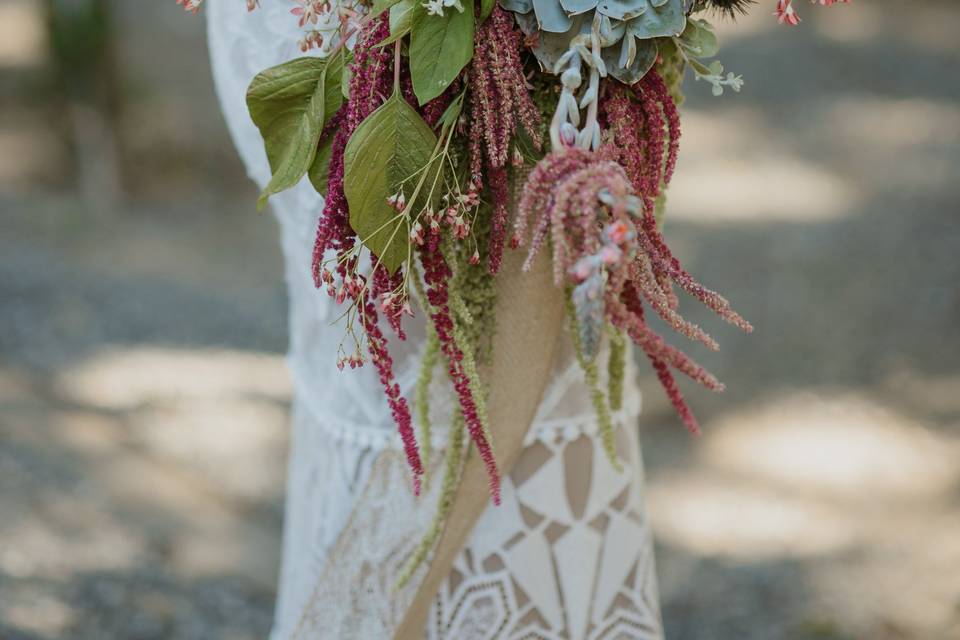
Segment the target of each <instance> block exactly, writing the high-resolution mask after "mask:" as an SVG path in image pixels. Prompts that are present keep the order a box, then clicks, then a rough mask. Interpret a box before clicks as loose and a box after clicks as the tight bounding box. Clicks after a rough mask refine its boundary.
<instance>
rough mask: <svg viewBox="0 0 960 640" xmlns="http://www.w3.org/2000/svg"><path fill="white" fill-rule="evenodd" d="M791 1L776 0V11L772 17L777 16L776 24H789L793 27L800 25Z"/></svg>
mask: <svg viewBox="0 0 960 640" xmlns="http://www.w3.org/2000/svg"><path fill="white" fill-rule="evenodd" d="M791 2H792V0H777V10H776V11H775V12H774V14H773V15H775V16H777V22H779V23H780V24H789V25H790V26H791V27H795V26H797V25H798V24H800V16H799V15H798V14H797V12H796V11H795V10H794V8H793V5H792V4H791Z"/></svg>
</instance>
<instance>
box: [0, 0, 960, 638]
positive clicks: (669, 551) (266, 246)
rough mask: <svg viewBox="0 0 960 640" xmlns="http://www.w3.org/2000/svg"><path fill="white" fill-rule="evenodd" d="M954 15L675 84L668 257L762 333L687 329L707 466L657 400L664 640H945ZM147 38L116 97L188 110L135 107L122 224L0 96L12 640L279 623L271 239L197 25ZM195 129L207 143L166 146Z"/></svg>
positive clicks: (819, 19) (766, 34)
mask: <svg viewBox="0 0 960 640" xmlns="http://www.w3.org/2000/svg"><path fill="white" fill-rule="evenodd" d="M16 4H20V5H23V6H28V5H30V4H31V3H30V2H18V3H16ZM158 4H159V3H158ZM170 4H171V5H172V2H171V3H170ZM953 5H954V2H953V1H952V0H939V1H927V2H924V3H909V4H908V3H904V2H902V1H897V0H884V1H876V2H869V3H868V2H857V3H854V4H853V5H851V6H840V7H835V8H832V9H820V8H816V7H813V6H807V4H806V3H803V4H802V5H801V9H802V10H803V15H804V17H805V18H806V21H805V22H804V23H803V26H802V28H798V29H794V30H788V29H783V28H781V29H777V28H776V27H775V26H773V25H772V24H770V19H769V18H768V16H767V15H766V13H768V12H767V11H765V10H763V9H761V8H758V9H757V11H756V14H757V15H755V16H753V17H751V18H749V19H747V20H743V21H742V22H741V23H740V24H738V25H736V26H733V27H725V28H724V32H725V42H726V46H725V48H724V53H723V56H722V59H723V61H724V64H725V65H726V67H727V68H728V69H729V70H732V71H735V72H737V73H742V74H744V76H745V78H746V80H747V85H746V86H745V88H744V92H743V93H741V94H739V95H731V96H724V97H723V98H721V99H713V98H711V97H710V96H709V95H708V91H706V88H705V87H703V86H693V87H692V89H693V90H692V91H691V96H690V99H689V100H688V102H687V103H686V104H685V106H684V140H683V145H682V147H683V148H682V153H681V163H680V167H679V170H678V177H677V181H676V183H675V185H674V188H673V191H672V195H671V207H672V209H671V214H670V215H671V217H670V218H669V220H668V227H667V230H668V236H669V239H670V240H671V242H673V243H674V244H675V245H676V246H677V247H678V249H679V253H680V254H681V257H685V258H686V260H687V263H688V265H689V267H690V269H691V271H693V272H694V273H696V274H698V275H700V276H701V277H702V279H703V280H704V281H705V283H706V284H708V285H710V286H715V287H716V288H718V289H720V290H721V291H723V292H724V293H726V294H728V295H729V297H730V298H731V300H732V301H733V302H734V303H735V305H736V306H737V307H738V308H739V309H740V310H741V311H742V312H743V314H744V315H745V316H747V317H748V318H750V319H751V320H752V321H753V322H754V324H755V325H756V326H757V327H758V329H757V332H756V333H755V334H754V335H753V336H750V337H743V336H739V335H736V334H735V333H734V332H733V331H732V330H727V329H725V328H723V327H719V326H718V325H717V323H716V322H715V321H713V320H712V319H711V318H707V317H705V316H702V315H698V313H697V312H696V311H694V310H693V309H694V307H693V305H687V308H688V309H690V310H691V317H693V318H694V319H696V320H698V321H702V322H703V324H704V325H705V326H706V327H707V328H708V329H714V330H715V333H716V335H717V337H718V338H719V339H720V342H721V344H722V345H723V351H722V352H721V353H720V354H716V355H715V354H706V353H703V352H700V351H697V350H696V349H692V350H691V352H692V353H693V354H695V355H696V356H698V357H700V358H701V359H702V360H703V361H704V363H705V364H707V365H708V366H711V368H712V369H714V370H715V372H716V373H718V374H719V376H720V377H721V378H722V379H724V380H725V381H726V382H727V383H728V387H729V390H728V391H727V392H726V393H725V394H724V395H722V396H717V397H710V396H708V395H707V394H705V393H702V392H700V391H698V390H695V389H692V388H691V387H689V386H685V387H684V389H685V391H687V392H688V395H689V396H690V397H691V399H692V402H693V405H694V407H695V409H696V410H697V411H698V413H699V414H700V416H701V418H702V419H703V423H704V430H705V436H704V437H703V438H701V439H699V440H691V439H689V438H688V437H687V436H686V435H685V434H684V433H683V431H682V429H681V428H680V427H679V426H678V424H677V422H676V420H675V419H674V418H673V417H672V416H671V415H670V412H669V411H668V408H667V406H666V403H665V402H664V400H663V399H662V397H661V395H660V392H659V390H658V388H657V386H656V383H655V381H654V380H653V379H652V377H651V376H649V375H645V376H644V378H643V385H644V389H645V413H644V417H643V420H642V424H641V429H642V437H643V444H644V453H645V459H646V461H647V471H648V476H649V479H650V483H649V492H648V500H649V504H650V507H651V511H652V518H653V521H654V523H655V527H656V531H657V536H658V562H659V569H660V575H661V586H662V594H663V611H664V617H665V624H666V628H667V632H668V637H669V638H670V640H713V639H717V640H753V639H756V640H770V639H779V638H798V639H818V638H819V639H835V640H840V639H861V638H863V639H866V638H869V639H870V640H884V639H891V640H892V639H906V638H909V639H916V640H921V639H922V640H948V639H952V638H960V535H958V534H957V532H960V259H958V256H960V225H958V224H957V215H958V212H960V180H958V178H960V169H958V167H960V80H958V78H960V76H958V74H957V72H956V68H957V61H958V59H960V56H958V54H960V40H958V39H957V37H956V34H957V33H960V11H957V9H956V7H955V6H953ZM151 11H156V13H155V14H150V16H148V17H152V18H153V19H155V20H146V21H145V22H143V23H141V22H140V21H139V17H138V19H137V20H133V19H130V28H131V31H130V32H129V33H126V37H127V38H129V39H130V40H131V41H137V42H140V43H145V44H143V49H149V43H150V42H151V41H155V40H150V39H151V38H153V39H157V38H162V37H168V38H171V39H172V41H173V42H176V43H178V46H177V47H175V49H176V51H175V52H174V53H172V54H171V58H170V61H169V64H168V66H167V67H165V70H164V71H162V72H161V71H160V70H157V69H152V68H151V67H150V65H149V64H148V63H149V61H148V60H147V59H146V58H148V57H149V56H147V55H146V54H145V53H144V51H143V50H141V49H137V50H136V52H135V53H134V54H131V56H130V63H129V64H130V65H131V67H130V68H129V69H127V74H128V75H129V76H130V77H135V78H140V79H141V80H140V82H139V83H138V84H137V86H138V87H141V88H142V87H143V86H152V85H151V84H150V83H154V85H155V86H157V87H170V86H176V85H174V84H173V83H175V82H177V83H180V82H187V83H188V86H190V91H189V92H184V93H183V94H180V93H178V92H174V91H167V92H165V93H162V94H159V93H154V94H151V93H145V94H144V95H142V96H139V97H138V96H136V95H135V96H133V97H132V98H131V100H132V101H133V107H131V108H132V109H133V112H134V113H136V114H137V117H138V121H140V120H139V118H140V117H141V116H144V115H146V114H149V116H150V118H152V121H154V122H156V123H157V125H156V128H155V130H152V129H151V130H147V131H146V132H145V133H142V135H143V136H144V137H143V138H142V139H136V140H135V141H134V144H135V146H136V148H137V149H140V153H147V151H146V150H149V151H150V154H151V155H150V156H149V157H150V158H151V159H150V161H149V162H147V160H144V164H143V165H142V166H146V167H149V171H145V174H146V177H145V176H141V179H139V182H138V185H139V186H138V191H137V196H136V197H135V198H133V199H132V201H131V202H129V203H128V204H127V205H124V206H122V207H120V208H118V209H116V210H91V209H89V208H85V207H84V206H83V205H82V204H78V203H77V202H76V199H75V198H74V197H72V196H71V194H70V193H69V192H67V193H64V191H63V189H62V187H60V186H57V182H56V179H55V176H53V177H51V175H48V174H49V171H51V169H50V167H56V166H58V165H57V161H56V158H57V157H58V156H57V155H56V154H57V153H58V151H57V149H56V145H55V144H53V143H50V144H49V145H47V143H46V142H43V141H44V140H47V138H45V137H44V136H43V135H41V132H42V130H43V129H42V128H43V127H44V126H45V122H46V121H45V120H44V117H46V116H45V114H44V113H43V112H42V110H41V111H37V110H36V109H34V108H32V107H31V106H30V105H31V103H30V100H29V99H27V98H22V95H21V94H20V93H17V92H18V91H20V90H21V89H20V88H21V82H20V81H19V80H16V78H14V79H11V78H13V76H12V75H10V76H7V77H4V78H0V80H2V81H0V88H3V89H4V92H3V93H2V94H0V103H2V104H0V108H4V109H5V111H4V113H5V115H6V114H13V115H15V117H11V118H10V119H5V120H2V121H0V157H2V158H10V157H11V155H10V154H12V153H14V152H15V153H16V157H17V158H18V160H19V163H18V164H17V165H12V164H10V163H9V161H8V160H3V161H0V187H2V190H0V638H4V639H6V638H71V639H74V638H90V639H93V638H97V639H103V638H125V639H126V638H142V639H148V638H156V639H161V638H162V639H169V638H184V639H187V638H189V639H193V638H198V639H199V638H203V639H205V640H206V639H213V638H224V639H227V638H229V639H234V638H262V637H264V635H265V634H266V632H267V630H268V628H269V622H270V616H271V610H272V600H273V596H274V594H273V589H274V584H275V572H276V567H277V559H278V554H279V544H280V527H281V518H282V492H283V475H284V461H285V447H286V431H285V425H286V402H287V400H288V399H289V395H290V390H289V383H288V381H287V379H286V374H285V371H284V368H283V361H282V351H283V349H284V347H285V332H286V327H285V318H284V304H285V299H284V291H283V282H282V274H281V273H280V259H279V251H278V247H277V238H276V230H275V228H274V225H273V222H272V221H271V220H269V218H264V217H257V216H256V215H255V214H254V213H253V207H252V203H253V194H252V191H251V190H250V188H249V187H248V186H247V185H246V183H245V181H244V179H243V175H242V171H241V169H240V167H239V166H238V165H237V163H236V161H235V160H232V159H230V149H229V147H228V146H227V140H226V136H225V133H224V131H223V129H222V127H221V126H220V125H218V124H217V123H216V118H215V117H214V116H215V113H216V111H215V110H216V105H215V103H214V101H213V95H212V92H211V91H210V88H209V85H208V82H209V81H208V76H207V75H206V73H207V72H206V70H205V69H204V67H203V65H204V64H205V62H204V61H203V43H202V33H201V28H200V25H199V24H196V25H191V26H188V27H183V26H182V24H183V23H182V21H181V18H182V16H180V15H179V14H176V20H174V19H171V18H169V17H167V18H161V17H159V16H161V15H162V14H163V13H164V12H162V11H160V10H159V9H153V10H151ZM141 17H142V16H141ZM151 29H153V32H152V35H151V32H150V31H151ZM164 34H166V36H164ZM138 38H139V40H137V39H138ZM2 55H3V49H2V48H0V57H2ZM141 71H142V72H143V73H141ZM22 73H27V71H23V72H22ZM191 74H192V75H191ZM144 78H146V80H144ZM10 87H13V89H10ZM134 93H136V92H134ZM158 96H159V97H158ZM18 105H19V106H18ZM190 113H199V114H202V115H201V116H199V118H200V121H201V122H203V123H204V124H202V125H198V126H193V125H184V126H185V127H186V128H187V131H185V132H184V131H179V132H177V127H176V123H177V122H189V121H190V118H189V117H188V116H189V114H190ZM211 114H214V115H213V116H212V115H211ZM210 123H213V124H210ZM30 127H34V128H35V130H36V131H37V132H38V133H37V135H36V136H34V137H31V134H30V133H29V132H30V131H31V129H30ZM34 139H35V140H38V141H40V142H43V144H40V143H38V144H36V145H32V146H31V145H27V146H24V144H23V142H24V140H34ZM164 139H166V141H167V142H168V145H167V146H165V147H164V146H162V143H163V141H164ZM189 144H194V145H195V148H194V147H188V146H187V145H189ZM43 145H47V146H43ZM188 149H194V150H193V151H190V152H189V153H188V151H187V150H188ZM135 151H136V149H135ZM31 154H32V155H31ZM173 158H176V162H174V161H173V160H172V159H173ZM168 161H169V164H164V162H168ZM34 162H35V163H37V164H35V165H34V164H31V163H34ZM45 172H46V173H45ZM150 176H153V177H152V178H150ZM151 180H152V181H151ZM170 193H176V194H177V197H176V198H170V196H169V194H170Z"/></svg>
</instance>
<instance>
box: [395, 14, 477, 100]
mask: <svg viewBox="0 0 960 640" xmlns="http://www.w3.org/2000/svg"><path fill="white" fill-rule="evenodd" d="M473 30H474V18H473V3H472V2H470V3H467V8H466V10H465V11H462V12H461V11H457V10H456V9H455V8H452V7H450V8H447V10H446V11H445V12H444V15H442V16H434V15H428V14H427V11H426V9H424V8H423V6H422V5H420V4H417V5H416V7H414V15H413V28H412V33H411V34H410V75H411V77H412V78H413V92H414V93H415V94H416V95H417V100H419V101H420V104H426V103H427V102H429V101H430V100H433V99H434V98H436V97H437V96H439V95H440V94H441V93H443V92H444V90H445V89H446V88H447V87H448V86H450V83H451V82H453V81H454V79H455V78H456V77H457V76H458V75H460V71H462V70H463V68H464V67H465V66H466V64H467V63H468V62H470V59H471V58H473Z"/></svg>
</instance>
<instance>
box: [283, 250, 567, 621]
mask: <svg viewBox="0 0 960 640" xmlns="http://www.w3.org/2000/svg"><path fill="white" fill-rule="evenodd" d="M524 258H525V252H521V251H513V252H508V253H507V254H506V255H505V256H504V261H503V268H502V272H501V275H500V276H499V277H498V278H497V281H496V285H495V286H496V287H497V305H496V314H497V316H496V317H497V333H496V335H495V336H494V340H493V356H492V361H491V363H490V365H489V367H487V368H486V369H485V370H484V371H483V372H482V373H481V375H482V376H483V378H484V380H485V382H486V383H487V387H488V389H489V393H490V397H489V401H488V417H489V427H490V432H491V436H492V442H493V446H494V449H495V454H496V459H497V464H498V467H499V470H500V473H501V474H502V475H508V474H509V473H510V471H511V469H513V467H514V465H515V464H516V462H517V460H518V458H519V457H520V454H521V452H522V450H523V441H524V437H525V436H526V433H527V431H528V430H529V428H530V425H531V423H532V422H533V420H534V418H535V416H536V412H537V409H538V407H539V405H540V401H541V399H542V396H543V394H544V391H545V390H546V388H547V386H548V384H549V382H550V377H551V373H552V371H553V366H554V360H555V357H556V355H557V352H558V346H559V338H560V335H561V333H562V327H563V319H564V303H563V293H562V291H561V290H560V289H559V288H557V287H556V286H555V285H554V283H553V274H552V271H551V261H550V258H549V254H548V253H547V252H542V253H541V255H540V257H539V258H538V259H537V260H536V261H535V262H534V264H533V268H532V269H531V270H530V271H529V272H526V273H524V272H522V271H521V265H522V263H523V260H524ZM403 465H404V461H403V459H402V456H399V455H397V454H396V453H395V452H392V451H384V452H382V453H381V454H380V455H379V457H378V459H377V460H376V461H375V463H374V466H373V471H372V472H371V476H370V479H369V480H368V482H367V484H366V486H365V488H364V491H363V493H362V495H361V496H360V497H359V498H358V499H357V502H356V504H355V506H354V508H353V510H352V512H351V514H350V517H349V519H348V521H347V524H346V526H345V527H344V529H343V531H342V532H341V534H340V536H339V537H338V539H337V542H336V543H335V544H334V545H333V547H332V548H331V549H330V553H329V555H328V558H327V562H326V565H325V567H324V569H323V571H322V572H321V574H320V579H319V582H318V584H317V587H316V589H315V591H314V593H313V594H312V596H311V598H310V601H309V602H308V603H307V606H306V608H305V610H304V614H303V617H302V619H301V622H300V624H299V625H298V628H297V630H296V631H295V633H294V636H293V637H294V638H310V639H313V638H337V639H339V640H346V639H350V638H358V639H359V638H363V639H364V640H367V639H370V638H389V637H393V638H395V639H396V640H422V638H423V637H424V631H425V629H426V622H427V616H428V613H429V610H430V606H431V604H432V602H433V600H434V598H435V596H436V594H437V591H438V589H439V587H440V586H441V584H442V583H443V580H444V579H445V578H446V577H447V575H448V573H449V572H450V568H451V566H452V564H453V561H454V560H455V558H456V556H457V554H458V553H459V552H460V550H461V549H462V548H463V547H464V545H465V543H466V541H467V538H468V537H469V535H470V532H471V531H472V530H473V527H474V525H475V524H476V522H477V519H478V518H479V517H480V515H481V514H482V513H483V510H484V509H485V508H486V507H487V505H488V504H489V502H490V495H489V489H488V485H487V474H486V470H485V469H484V465H483V462H482V460H481V459H480V456H479V455H476V452H475V451H473V450H471V454H470V455H469V456H468V458H467V461H466V463H465V465H464V471H463V475H462V478H461V482H460V485H459V486H458V488H457V492H456V495H455V497H454V501H453V506H452V508H451V512H450V514H449V517H448V519H447V523H446V526H445V528H444V531H443V533H442V535H441V537H440V539H439V542H438V544H437V547H436V549H435V550H434V553H433V554H432V556H431V558H430V559H429V560H428V562H427V563H426V567H421V569H420V570H419V571H417V572H416V573H415V574H414V575H413V577H412V578H411V579H410V581H409V582H408V583H407V585H406V586H405V587H404V588H402V589H400V590H399V591H393V589H392V585H393V582H394V580H395V578H396V576H397V575H398V573H399V571H400V570H401V568H402V566H403V563H404V561H405V560H406V558H407V557H409V553H410V552H411V551H412V550H413V548H414V547H415V545H416V543H417V542H418V541H419V540H420V538H421V537H422V535H423V534H424V533H425V532H426V530H427V527H429V525H430V519H431V518H430V516H431V515H432V511H433V507H434V505H435V504H436V499H435V498H436V486H437V485H439V484H440V483H431V484H432V485H435V486H434V487H431V490H430V492H429V493H428V495H425V496H421V497H420V498H419V499H415V498H414V497H413V496H412V495H410V491H409V488H408V487H407V485H409V479H408V478H407V477H406V472H405V470H404V468H403ZM397 484H401V485H403V486H404V487H405V488H404V489H398V488H397V486H396V485H397ZM425 505H426V506H425ZM381 598H383V599H386V600H387V601H388V605H387V606H384V603H383V602H375V601H376V600H380V599H381Z"/></svg>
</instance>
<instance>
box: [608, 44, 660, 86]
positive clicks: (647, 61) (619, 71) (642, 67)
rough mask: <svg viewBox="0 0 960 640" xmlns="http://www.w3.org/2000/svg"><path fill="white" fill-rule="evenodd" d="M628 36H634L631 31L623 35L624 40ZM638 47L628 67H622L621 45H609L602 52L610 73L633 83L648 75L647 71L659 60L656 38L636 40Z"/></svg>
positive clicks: (625, 81) (621, 79)
mask: <svg viewBox="0 0 960 640" xmlns="http://www.w3.org/2000/svg"><path fill="white" fill-rule="evenodd" d="M628 38H630V39H632V38H633V36H632V35H631V34H629V33H628V34H626V35H625V36H623V39H624V42H627V39H628ZM636 48H637V50H636V53H635V54H634V56H633V60H632V62H631V63H630V65H629V66H627V67H621V66H620V64H619V58H620V57H621V54H622V50H621V46H620V45H618V46H615V47H607V48H606V49H604V50H603V51H601V52H600V54H601V56H602V57H603V61H604V62H605V63H606V65H607V69H608V70H609V71H610V75H612V76H613V77H614V78H616V79H617V80H619V81H620V82H623V83H624V84H633V83H635V82H637V81H639V80H640V79H641V78H642V77H643V76H645V75H647V72H648V71H650V69H652V68H653V65H654V64H655V63H656V62H657V44H656V41H655V40H636Z"/></svg>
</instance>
